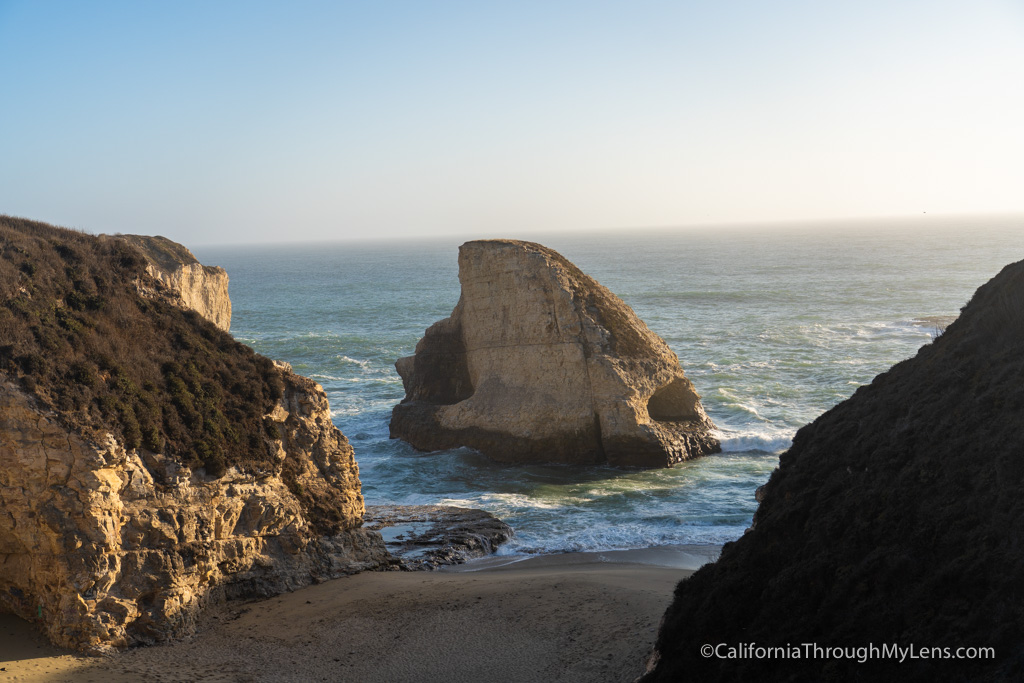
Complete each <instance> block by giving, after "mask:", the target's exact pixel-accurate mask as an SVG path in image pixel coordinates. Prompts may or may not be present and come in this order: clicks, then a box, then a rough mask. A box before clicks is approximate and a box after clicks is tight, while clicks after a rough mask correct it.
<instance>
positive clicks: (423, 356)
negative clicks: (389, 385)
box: [391, 240, 719, 467]
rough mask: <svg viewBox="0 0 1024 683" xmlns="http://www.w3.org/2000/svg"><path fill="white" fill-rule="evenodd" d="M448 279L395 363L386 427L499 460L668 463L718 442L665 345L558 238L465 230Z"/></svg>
mask: <svg viewBox="0 0 1024 683" xmlns="http://www.w3.org/2000/svg"><path fill="white" fill-rule="evenodd" d="M459 281H460V282H461V284H462V295H461V297H460V299H459V302H458V304H457V305H456V307H455V310H454V311H453V312H452V315H451V317H449V318H446V319H444V320H441V321H439V322H437V323H435V324H434V325H432V326H431V327H430V328H429V329H428V330H427V331H426V334H425V335H424V336H423V338H422V339H421V340H420V341H419V343H418V344H417V345H416V353H415V355H414V356H410V357H407V358H402V359H400V360H399V361H398V362H397V363H396V364H395V367H396V368H397V370H398V373H399V374H400V375H401V377H402V381H403V384H404V386H405V391H406V396H405V399H404V400H403V401H402V402H401V403H400V404H399V405H397V406H396V407H395V408H394V411H393V413H392V417H391V436H392V437H397V438H401V439H404V440H406V441H408V442H409V443H410V444H412V445H413V446H414V447H416V448H418V449H421V450H439V449H447V448H454V447H457V446H468V447H471V448H475V449H477V450H479V451H481V452H482V453H484V454H485V455H487V456H489V457H491V458H493V459H495V460H498V461H503V462H512V463H527V462H560V463H569V464H577V465H595V464H609V465H615V466H627V467H667V466H669V465H672V464H673V463H677V462H680V461H682V460H687V459H689V458H693V457H695V456H699V455H702V454H705V453H712V452H715V451H717V450H718V448H719V445H718V442H717V441H716V440H715V438H714V437H713V436H712V435H711V430H712V429H713V425H712V423H711V420H710V419H709V418H708V416H707V415H706V414H705V412H704V409H703V407H702V406H701V403H700V397H699V396H698V395H697V392H696V391H695V390H694V388H693V384H692V383H691V382H690V380H689V379H687V378H686V376H685V374H684V373H683V370H682V368H681V367H680V366H679V359H678V358H677V357H676V354H675V353H673V352H672V350H671V349H669V347H668V345H667V344H666V343H665V342H664V340H662V339H661V338H660V337H659V336H658V335H656V334H654V333H653V332H651V330H649V329H648V328H647V326H646V325H645V324H644V323H643V321H641V320H640V319H639V318H638V317H637V316H636V314H635V313H633V311H632V309H630V308H629V306H627V305H626V304H625V303H623V301H622V300H621V299H619V298H618V297H616V296H615V295H614V294H612V293H611V292H610V291H608V290H607V289H606V288H605V287H602V286H601V285H600V284H598V283H597V282H596V281H595V280H594V279H593V278H591V277H589V276H587V275H585V274H584V273H583V272H582V271H580V269H579V268H577V267H576V266H574V265H573V264H572V263H570V262H569V261H568V260H567V259H565V258H564V257H563V256H561V255H560V254H558V253H557V252H555V251H553V250H551V249H548V248H547V247H544V246H541V245H539V244H534V243H532V242H521V241H515V240H481V241H474V242H467V243H466V244H464V245H462V247H460V248H459Z"/></svg>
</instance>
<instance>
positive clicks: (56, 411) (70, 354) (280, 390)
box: [0, 217, 389, 650]
mask: <svg viewBox="0 0 1024 683" xmlns="http://www.w3.org/2000/svg"><path fill="white" fill-rule="evenodd" d="M122 245H123V243H122V242H121V240H112V239H110V238H102V237H99V238H97V237H89V236H85V235H81V234H79V233H71V232H69V231H64V230H60V229H58V228H53V227H51V226H46V225H43V224H38V223H32V222H29V221H23V220H19V219H9V218H5V217H0V256H2V259H0V293H2V295H3V297H2V303H3V305H2V306H0V327H2V328H3V332H4V337H3V341H4V344H5V345H3V346H0V609H3V610H6V611H11V612H14V613H15V614H18V615H19V616H22V617H23V618H26V619H30V620H38V621H39V623H40V624H41V625H42V627H43V628H44V629H45V630H46V632H47V633H48V635H49V636H50V637H51V639H52V640H53V641H54V642H55V643H57V644H59V645H64V646H68V647H73V648H78V649H84V650H102V649H105V648H108V647H111V646H114V647H119V646H124V645H132V644H137V643H149V642H155V641H159V640H162V639H164V638H167V637H170V636H174V635H178V634H182V633H186V632H188V631H189V630H190V629H191V628H192V626H193V624H194V620H195V616H196V614H197V613H198V611H199V610H200V609H201V608H202V606H203V605H204V604H206V603H207V602H208V601H210V600H219V599H222V598H225V597H233V596H240V595H257V596H259V595H270V594H273V593H276V592H280V591H282V590H286V589H292V588H296V587H299V586H302V585H305V584H308V583H310V582H312V581H319V580H323V579H327V578H331V577H335V576H339V575H342V574H346V573H351V572H355V571H359V570H361V569H365V568H369V567H375V566H379V565H381V564H382V563H387V562H388V561H389V558H388V554H387V551H386V550H385V547H384V544H383V540H382V539H381V537H380V535H379V534H377V533H375V532H369V531H364V530H362V529H360V528H359V527H360V524H361V523H362V516H363V511H364V508H363V499H362V496H361V493H360V484H359V476H358V467H357V466H356V463H355V459H354V457H353V452H352V448H351V446H350V445H349V444H348V441H347V440H346V439H345V437H344V436H343V435H342V434H341V432H339V431H338V430H337V429H336V428H335V427H334V425H333V424H332V423H331V420H330V411H329V407H328V405H327V398H326V396H325V394H324V392H323V390H322V389H321V387H320V386H319V385H317V384H316V383H315V382H313V381H311V380H309V379H306V378H303V377H299V376H297V375H295V374H293V373H292V372H291V371H290V368H288V367H287V366H286V365H284V364H279V363H278V364H275V363H272V362H271V361H268V360H266V359H263V358H261V357H259V356H256V355H255V354H253V353H252V351H251V350H249V349H247V348H246V347H243V346H241V345H239V344H237V343H236V342H234V340H232V339H231V338H230V336H229V335H227V334H225V333H224V332H221V331H218V330H217V329H215V328H214V327H213V326H212V325H210V324H209V323H208V322H207V321H205V320H203V319H201V318H199V317H198V316H197V315H195V314H194V313H191V312H185V311H183V310H181V308H180V307H179V306H180V302H179V301H176V300H175V301H170V302H165V301H161V299H160V296H159V293H160V292H161V291H164V290H163V287H162V285H160V283H158V282H156V281H155V280H153V279H152V278H150V276H149V275H148V274H147V273H146V271H145V266H144V264H143V261H142V260H141V257H137V253H136V252H133V251H132V250H131V249H132V248H131V247H127V246H126V245H124V246H122ZM126 249H128V251H126ZM140 283H141V287H140V286H139V285H140ZM140 291H141V292H143V294H145V296H143V295H140ZM175 298H176V297H175ZM112 322H114V323H116V325H115V324H112ZM121 330H125V331H127V332H128V333H129V338H128V339H122V338H121V336H119V333H120V331H121ZM44 351H45V352H46V355H44ZM254 411H255V412H254Z"/></svg>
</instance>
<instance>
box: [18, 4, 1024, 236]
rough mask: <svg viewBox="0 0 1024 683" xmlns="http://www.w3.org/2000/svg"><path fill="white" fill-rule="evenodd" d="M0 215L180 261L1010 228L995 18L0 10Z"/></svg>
mask: <svg viewBox="0 0 1024 683" xmlns="http://www.w3.org/2000/svg"><path fill="white" fill-rule="evenodd" d="M0 79H2V80H0V82H2V83H3V84H4V86H5V94H6V96H7V97H6V100H7V104H6V106H5V107H4V108H3V109H2V110H0V124H2V130H3V131H4V133H3V135H2V137H0V151H2V154H0V213H7V214H11V215H19V216H24V217H26V218H32V219H36V220H42V221H46V222H50V223H55V224H59V225H64V226H67V227H73V228H78V229H82V230H85V231H88V232H94V233H99V232H103V233H116V232H124V233H144V234H162V235H164V236H166V237H169V238H171V239H174V240H176V241H179V242H182V243H184V244H186V245H189V246H193V245H195V246H200V245H211V246H216V245H227V244H257V243H286V242H322V241H330V242H334V241H347V240H366V239H373V240H378V239H390V238H394V239H399V238H402V239H414V238H428V237H434V236H437V237H441V236H451V237H453V238H454V237H459V236H461V237H465V238H467V239H472V238H476V237H497V236H510V237H519V236H522V237H523V238H526V239H529V238H530V236H531V235H538V234H544V233H552V232H558V233H563V232H580V231H594V232H607V231H612V230H641V231H652V230H678V229H682V230H687V229H702V228H710V227H716V229H719V228H720V229H729V227H730V226H735V225H738V224H745V225H750V224H758V225H766V224H793V223H809V222H816V223H821V224H826V223H828V224H834V223H837V222H843V221H857V220H864V221H867V222H871V221H879V220H903V219H907V220H917V219H918V218H921V217H925V216H928V217H936V218H940V219H960V218H966V217H969V216H971V215H979V214H980V215H998V216H1001V215H1005V214H1024V195H1022V193H1021V192H1020V188H1021V187H1024V126H1021V125H1020V124H1019V122H1020V121H1021V120H1024V90H1022V89H1021V88H1019V87H1018V84H1019V83H1022V82H1024V7H1022V6H1021V5H1020V4H1019V3H1015V2H1012V1H1011V0H977V1H974V2H966V1H964V0H955V1H953V0H944V1H938V2H924V1H923V0H905V1H903V2H898V3H892V2H882V1H881V0H871V1H868V2H861V3H811V2H805V1H789V2H781V3H767V2H757V1H754V0H746V1H742V2H737V3H730V4H728V5H726V4H721V3H693V2H636V3H614V2H613V3H602V4H594V3H583V2H556V3H533V2H525V3H517V4H516V5H514V6H508V7H501V6H496V5H490V4H479V3H463V2H430V3H412V2H394V3H388V4H374V5H372V6H370V5H365V4H362V3H350V2H341V3H297V4H289V5H287V6H279V5H273V4H269V3H230V2H227V3H217V4H203V3H195V2H182V3H175V4H174V5H171V6H158V5H150V4H136V3H130V2H112V1H105V2H97V3H90V4H87V5H80V4H76V3H56V2H55V3H30V2H22V1H18V0H6V1H5V0H0Z"/></svg>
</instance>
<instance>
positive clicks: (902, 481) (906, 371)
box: [643, 261, 1024, 683]
mask: <svg viewBox="0 0 1024 683" xmlns="http://www.w3.org/2000/svg"><path fill="white" fill-rule="evenodd" d="M1022 425H1024V261H1022V262H1019V263H1015V264H1012V265H1009V266H1007V267H1006V268H1004V269H1003V271H1002V272H1000V273H999V274H998V275H997V276H996V277H995V278H993V279H992V280H991V281H990V282H988V283H987V284H985V285H984V286H982V287H981V288H980V289H978V291H977V292H976V293H975V295H974V297H973V298H972V299H971V301H970V302H969V303H968V304H967V305H966V306H965V307H964V309H963V311H962V313H961V315H960V317H959V319H957V320H956V321H955V322H953V323H952V324H951V325H950V326H949V327H948V328H947V330H946V331H945V333H943V334H942V335H941V336H939V337H938V338H937V339H935V340H934V341H933V342H932V343H930V344H928V345H926V346H924V347H922V348H921V350H920V351H919V352H918V354H917V356H915V357H914V358H911V359H909V360H906V361H903V362H902V363H899V364H897V365H895V366H893V367H892V368H891V369H890V370H889V371H887V372H884V373H882V374H881V375H879V376H878V377H876V378H875V379H874V381H872V383H871V384H870V385H868V386H864V387H861V388H859V389H858V390H857V391H856V393H854V395H853V396H852V397H851V398H850V399H848V400H846V401H845V402H843V403H841V404H839V405H838V406H836V407H835V408H833V409H832V410H829V411H828V412H826V413H825V414H824V415H822V416H821V417H819V418H818V419H817V420H815V421H814V422H813V423H811V424H809V425H807V426H806V427H804V428H803V429H801V430H800V431H799V432H797V434H796V437H795V438H794V440H793V446H792V448H790V450H789V451H788V452H787V453H785V454H784V455H783V456H782V457H781V459H780V463H779V468H778V469H777V470H776V471H775V472H774V473H773V474H772V477H771V479H770V480H769V482H768V483H767V484H766V485H765V486H764V487H763V488H762V489H760V490H759V492H758V498H759V500H760V501H761V504H760V507H759V508H758V510H757V513H756V514H755V516H754V524H753V528H752V529H750V530H749V531H748V532H747V533H746V534H745V535H744V536H743V537H742V538H740V539H739V540H738V541H736V542H734V543H729V544H727V545H726V546H725V547H724V549H723V551H722V554H721V558H720V559H719V560H718V561H717V562H715V563H714V564H710V565H707V566H705V567H704V568H702V569H701V570H700V571H698V572H697V573H696V574H695V575H694V576H693V577H692V578H690V579H687V580H685V581H683V582H682V583H680V584H679V587H678V588H677V590H676V594H675V600H674V601H673V603H672V605H671V607H669V609H668V611H667V613H666V614H665V619H664V622H663V626H662V629H661V632H660V634H659V636H658V642H657V649H656V652H655V655H654V656H653V657H652V659H651V671H650V673H649V674H648V675H647V676H646V677H645V678H644V679H643V681H644V683H653V682H655V681H666V682H667V681H673V682H675V681H702V682H703V681H736V680H762V681H764V680H778V681H791V680H792V681H805V680H806V681H819V680H836V681H845V680H857V681H862V680H863V681H867V680H914V681H931V680H954V681H989V680H1000V681H1001V680H1022V679H1024V645H1022V642H1021V638H1020V624H1022V623H1024V544H1022V541H1021V539H1022V538H1024V495H1022V491H1024V430H1022V429H1021V426H1022ZM741 643H742V644H750V643H755V644H756V645H758V646H761V647H787V646H797V648H798V649H800V652H801V655H802V656H801V657H799V658H798V657H793V656H786V657H784V658H782V657H775V658H770V659H768V658H756V657H752V656H747V657H733V658H729V657H728V652H729V649H728V648H729V647H733V648H734V649H735V648H738V646H739V645H740V644H741ZM805 643H809V644H817V645H819V646H821V647H825V646H828V647H843V648H847V651H848V652H855V651H856V648H865V647H867V646H869V645H871V644H874V645H875V646H876V650H875V652H876V653H877V652H878V648H879V647H881V646H882V645H883V644H885V645H890V646H891V645H894V644H895V645H899V646H901V647H902V648H904V649H903V650H902V652H903V653H904V655H906V653H907V648H909V647H911V646H913V647H914V648H916V649H915V653H916V654H914V655H911V656H909V657H906V658H905V659H904V661H902V662H900V661H899V659H900V657H899V656H898V655H897V656H892V655H888V656H880V655H878V654H872V655H868V656H865V661H864V662H863V663H861V662H858V661H856V659H843V658H842V657H831V658H826V657H823V656H815V655H814V652H815V651H813V650H812V651H811V653H810V654H804V652H805V651H804V650H802V648H803V644H805ZM707 644H710V645H712V646H717V645H718V644H725V646H724V647H723V648H722V649H721V650H720V652H721V653H723V655H725V656H723V657H718V656H708V654H707V652H702V650H701V647H702V645H707ZM961 647H991V648H993V652H994V655H995V656H994V657H991V656H982V657H979V658H974V659H957V658H955V657H954V658H948V657H947V656H946V655H944V654H942V653H943V652H949V653H953V654H954V655H955V653H956V651H957V648H961ZM922 648H949V650H948V651H943V650H940V651H939V655H938V657H937V658H936V657H935V656H931V657H927V658H922V657H921V649H922ZM787 652H792V650H791V649H790V650H787ZM929 654H930V651H929ZM975 654H977V653H976V652H975Z"/></svg>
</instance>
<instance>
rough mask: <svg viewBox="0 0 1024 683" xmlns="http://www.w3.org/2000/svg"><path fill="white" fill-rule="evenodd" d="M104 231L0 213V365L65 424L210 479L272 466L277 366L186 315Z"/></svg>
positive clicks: (138, 259)
mask: <svg viewBox="0 0 1024 683" xmlns="http://www.w3.org/2000/svg"><path fill="white" fill-rule="evenodd" d="M140 286H141V288H142V289H146V290H149V291H157V290H160V289H162V285H161V284H160V283H158V282H157V281H156V280H154V279H153V278H151V277H150V276H149V275H148V274H147V273H146V261H145V259H144V257H143V256H142V254H141V253H140V252H139V251H138V250H137V249H136V248H135V247H133V246H131V245H130V244H128V243H127V242H125V241H123V240H120V239H117V238H115V237H108V236H99V237H96V236H91V235H87V234H85V233H81V232H76V231H72V230H67V229H64V228H58V227H54V226H51V225H47V224H44V223H38V222H35V221H29V220H25V219H21V218H14V217H10V216H0V371H2V372H4V373H6V374H7V376H8V377H11V378H15V379H16V380H17V381H18V382H20V384H21V386H22V388H23V389H25V390H26V391H28V392H29V393H31V394H33V395H34V396H35V397H36V398H37V399H38V400H39V401H40V402H41V403H42V404H43V405H44V406H46V407H47V408H50V409H52V410H54V411H56V412H57V413H58V414H59V415H60V419H61V420H63V421H64V422H65V423H66V424H67V425H68V426H69V427H71V428H75V429H79V430H86V431H90V430H96V431H111V432H113V433H114V434H116V435H117V436H119V437H120V438H121V439H122V440H123V441H124V443H125V445H126V446H127V447H128V448H139V447H142V448H145V449H147V450H150V451H156V452H162V453H164V454H165V455H168V456H170V457H173V458H175V459H176V460H178V461H179V462H181V463H182V464H184V465H187V466H189V467H192V468H197V467H205V469H206V473H207V474H208V475H210V476H213V477H219V476H220V475H222V474H223V473H224V471H225V469H226V468H227V467H231V466H237V467H239V468H240V469H241V470H243V471H250V472H256V471H270V470H272V469H273V468H274V459H273V454H274V452H275V450H276V446H274V445H272V444H271V442H270V440H269V439H267V438H266V428H265V426H264V423H263V416H264V415H265V414H266V413H267V412H269V411H270V410H271V409H272V408H273V406H274V404H275V402H276V401H277V400H278V399H279V398H281V396H282V391H283V383H282V379H281V373H280V372H279V371H278V370H277V369H276V368H275V367H274V365H273V363H272V362H271V361H270V360H269V359H267V358H264V357H263V356H260V355H257V354H256V353H254V352H253V351H252V349H250V348H249V347H247V346H245V345H243V344H240V343H238V342H236V341H235V340H234V339H233V338H232V337H231V336H230V335H229V334H227V333H225V332H222V331H221V330H219V329H217V327H216V326H214V325H213V324H212V323H210V322H208V321H207V320H205V319H203V318H202V317H201V316H199V315H198V314H196V313H194V312H191V311H184V310H182V309H180V308H178V307H176V306H174V305H172V304H171V303H169V302H168V301H166V300H163V299H161V298H159V297H156V298H144V297H143V296H142V295H140V293H139V292H140Z"/></svg>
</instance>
